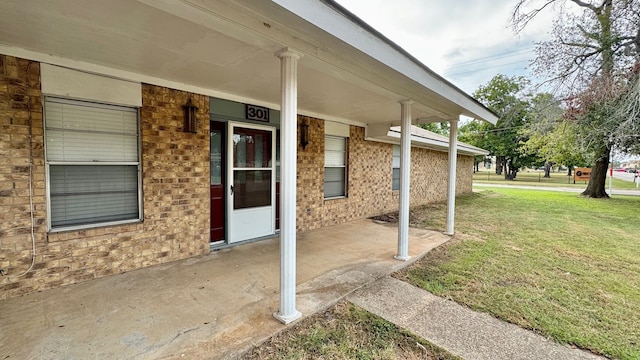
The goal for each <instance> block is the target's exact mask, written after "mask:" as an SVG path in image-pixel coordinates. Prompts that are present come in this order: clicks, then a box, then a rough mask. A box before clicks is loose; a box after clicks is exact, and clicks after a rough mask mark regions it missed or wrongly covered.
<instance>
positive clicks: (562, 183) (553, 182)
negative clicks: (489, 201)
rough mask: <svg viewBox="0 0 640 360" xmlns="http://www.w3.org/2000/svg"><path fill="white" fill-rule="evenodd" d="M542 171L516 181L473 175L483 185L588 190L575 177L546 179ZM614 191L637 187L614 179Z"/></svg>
mask: <svg viewBox="0 0 640 360" xmlns="http://www.w3.org/2000/svg"><path fill="white" fill-rule="evenodd" d="M543 176H544V173H543V172H542V171H525V172H519V173H518V176H516V179H515V180H513V181H511V180H505V179H504V175H496V172H495V170H490V171H480V172H477V173H475V174H473V182H474V183H482V184H513V185H528V186H554V187H556V186H557V187H575V188H581V189H586V188H587V183H586V182H584V181H583V182H576V183H575V184H574V183H573V176H571V177H569V176H567V173H566V172H564V171H563V172H560V173H551V177H550V178H544V177H543ZM613 188H614V189H635V188H636V186H635V184H634V183H633V182H631V181H624V180H620V179H613ZM607 189H609V178H607Z"/></svg>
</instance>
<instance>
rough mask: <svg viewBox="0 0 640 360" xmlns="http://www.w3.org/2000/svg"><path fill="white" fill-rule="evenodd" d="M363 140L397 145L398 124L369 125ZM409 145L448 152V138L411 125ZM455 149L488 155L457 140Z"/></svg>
mask: <svg viewBox="0 0 640 360" xmlns="http://www.w3.org/2000/svg"><path fill="white" fill-rule="evenodd" d="M365 140H369V141H378V142H384V143H389V144H395V145H399V144H400V126H391V125H388V124H387V125H385V124H378V125H369V126H367V129H366V134H365ZM411 146H413V147H418V148H425V149H431V150H436V151H443V152H449V138H448V137H446V136H442V135H439V134H436V133H434V132H431V131H428V130H425V129H422V128H419V127H417V126H411ZM457 149H458V153H459V154H462V155H473V156H475V155H489V152H488V151H486V150H484V149H481V148H478V147H475V146H472V145H469V144H465V143H463V142H460V141H458V146H457Z"/></svg>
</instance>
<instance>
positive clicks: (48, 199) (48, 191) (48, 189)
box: [42, 95, 144, 233]
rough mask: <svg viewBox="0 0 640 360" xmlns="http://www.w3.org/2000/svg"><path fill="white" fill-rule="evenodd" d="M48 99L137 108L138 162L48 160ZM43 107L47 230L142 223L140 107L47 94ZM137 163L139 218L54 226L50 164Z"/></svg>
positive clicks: (70, 229)
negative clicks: (52, 221) (52, 219)
mask: <svg viewBox="0 0 640 360" xmlns="http://www.w3.org/2000/svg"><path fill="white" fill-rule="evenodd" d="M47 99H55V100H58V101H63V102H67V103H71V104H73V103H76V104H83V105H84V106H88V107H92V106H93V107H97V108H109V109H112V108H114V107H122V108H129V109H135V111H136V119H137V120H136V132H137V138H138V140H137V146H138V161H137V162H126V161H125V162H100V163H95V162H67V161H48V157H47V122H46V121H47V120H46V115H45V114H46V106H47ZM42 107H43V117H42V119H43V139H44V163H45V194H46V196H45V200H46V210H47V216H46V220H47V232H49V233H57V232H66V231H75V230H83V229H92V228H98V227H108V226H117V225H124V224H135V223H141V222H142V221H143V219H144V212H143V200H142V195H143V194H142V136H141V132H140V109H139V108H135V107H133V106H130V105H123V106H119V105H110V104H103V103H98V102H93V101H86V100H75V99H70V98H64V97H59V96H47V95H43V97H42ZM98 164H100V165H137V168H138V174H137V176H138V183H137V186H138V191H137V195H138V218H137V219H125V220H117V221H106V222H99V223H92V224H82V225H70V226H58V227H55V228H54V227H53V226H52V224H51V184H50V180H51V176H50V172H49V165H98Z"/></svg>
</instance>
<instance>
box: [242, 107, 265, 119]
mask: <svg viewBox="0 0 640 360" xmlns="http://www.w3.org/2000/svg"><path fill="white" fill-rule="evenodd" d="M245 110H246V118H247V120H257V121H262V122H269V109H267V108H265V107H262V106H256V105H249V104H245Z"/></svg>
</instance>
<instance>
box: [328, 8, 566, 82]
mask: <svg viewBox="0 0 640 360" xmlns="http://www.w3.org/2000/svg"><path fill="white" fill-rule="evenodd" d="M337 1H338V3H340V4H341V5H342V6H344V7H345V8H347V9H348V10H349V11H351V12H352V13H354V14H355V15H356V16H358V17H360V18H361V19H362V20H364V21H365V22H367V23H368V24H369V25H371V26H373V27H374V28H375V29H377V30H378V31H380V32H381V33H382V34H384V35H385V36H387V37H388V38H389V39H391V40H392V41H394V42H395V43H397V44H398V45H400V46H401V47H403V48H404V49H405V50H407V51H408V52H409V53H411V54H412V55H413V56H415V57H416V58H417V59H418V60H420V61H421V62H423V63H424V64H425V65H427V66H428V67H429V68H431V69H432V70H434V71H435V72H437V73H438V74H440V75H441V76H444V77H445V78H446V79H447V80H449V81H451V82H452V83H454V84H455V85H457V86H458V87H460V88H461V89H462V90H464V91H466V92H468V93H470V94H471V93H473V92H474V91H475V90H476V89H477V88H478V86H480V85H484V84H486V83H487V82H488V81H489V80H490V79H491V78H492V77H493V76H494V75H496V74H505V75H508V76H513V75H524V76H527V77H529V78H533V76H532V74H531V72H530V71H529V70H528V67H529V63H530V60H531V59H533V58H534V56H535V53H534V44H533V43H534V41H542V40H545V39H547V38H548V37H549V30H550V28H551V20H552V16H553V15H554V13H553V11H547V12H543V13H541V14H540V15H541V16H539V18H537V19H536V20H535V21H533V22H532V23H531V24H530V25H529V26H528V27H527V29H525V31H524V32H523V33H521V34H519V35H516V34H515V33H514V32H513V31H512V30H511V28H509V17H510V15H511V11H512V10H513V5H514V3H515V1H513V0H475V1H474V0H448V1H439V0H395V1H389V0H337ZM549 10H551V9H549Z"/></svg>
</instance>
